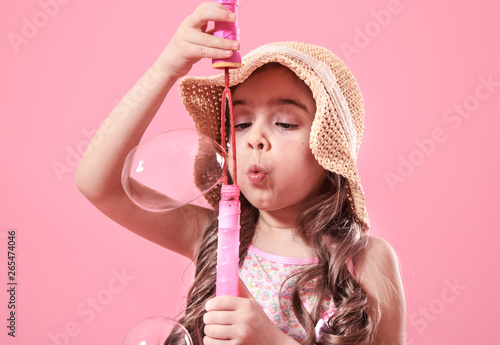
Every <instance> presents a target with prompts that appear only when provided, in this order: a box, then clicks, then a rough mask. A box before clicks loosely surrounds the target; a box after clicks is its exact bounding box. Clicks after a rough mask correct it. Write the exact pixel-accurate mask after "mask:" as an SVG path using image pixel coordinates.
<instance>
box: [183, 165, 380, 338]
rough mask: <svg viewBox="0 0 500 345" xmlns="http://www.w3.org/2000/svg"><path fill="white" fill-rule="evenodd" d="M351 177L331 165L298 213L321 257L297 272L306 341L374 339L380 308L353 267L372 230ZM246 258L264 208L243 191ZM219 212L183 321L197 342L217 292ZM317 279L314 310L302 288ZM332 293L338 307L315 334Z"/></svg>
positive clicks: (296, 294) (297, 308)
mask: <svg viewBox="0 0 500 345" xmlns="http://www.w3.org/2000/svg"><path fill="white" fill-rule="evenodd" d="M347 188H348V186H347V182H346V179H345V178H344V177H342V176H340V175H338V174H335V173H332V172H329V171H325V178H324V181H323V186H322V188H321V190H322V192H321V193H320V194H319V195H318V196H317V197H316V198H315V200H314V202H312V203H311V205H310V206H308V207H307V208H306V209H304V210H303V211H302V212H301V213H300V214H299V215H298V218H297V227H298V229H299V230H300V234H301V236H302V238H303V240H304V241H305V242H306V243H307V244H308V245H309V246H310V247H311V248H312V250H313V251H314V253H315V254H316V256H317V258H318V260H319V262H318V264H317V265H313V266H311V267H309V268H307V269H305V270H302V271H300V272H298V273H295V274H294V276H295V278H296V281H295V284H294V288H293V293H292V308H293V312H294V313H295V315H296V316H297V319H298V320H299V322H300V323H301V325H302V326H303V327H304V329H305V330H306V332H307V334H308V336H307V338H306V339H305V340H304V341H303V342H302V344H307V345H312V344H339V345H344V344H345V345H347V344H370V343H371V342H372V341H373V338H374V333H375V329H376V326H377V324H378V321H379V319H380V314H379V313H378V311H377V310H378V308H377V306H374V305H371V304H370V301H369V299H368V295H367V293H366V291H364V290H363V288H362V287H361V286H360V284H359V282H358V281H357V279H356V277H355V275H353V273H352V272H351V270H350V269H349V263H350V262H353V261H356V259H358V258H360V257H362V256H363V255H364V253H365V252H366V248H367V245H368V243H367V235H364V234H363V233H362V231H361V226H360V224H358V223H357V222H356V219H355V217H354V215H353V213H352V210H351V207H350V204H349V201H348V196H347ZM240 200H241V210H242V213H241V233H240V251H239V253H240V264H241V263H242V262H243V259H244V258H245V256H246V253H247V248H248V245H249V244H250V243H251V241H252V238H253V236H254V233H255V227H256V224H257V220H258V219H259V211H258V210H257V209H256V208H255V207H253V206H252V205H251V204H250V203H249V202H248V201H247V200H246V199H245V197H244V196H241V199H240ZM217 214H218V210H217V209H216V210H215V212H214V215H213V219H212V220H211V222H210V225H209V226H208V227H207V228H206V230H205V231H204V234H203V239H202V241H201V243H202V245H201V247H200V248H199V252H198V253H197V258H196V262H195V264H196V270H195V277H194V282H193V285H192V286H191V288H190V290H189V292H188V297H187V308H186V313H185V315H184V317H182V319H181V320H180V322H181V324H182V325H183V326H184V327H185V328H186V329H187V330H188V332H189V333H190V335H191V337H192V339H193V342H194V344H196V345H201V344H203V337H204V335H205V334H204V326H205V325H204V323H203V315H204V314H205V303H206V301H207V300H208V299H210V298H212V297H215V281H216V263H217V252H216V249H217V229H218V222H217ZM314 279H316V288H315V289H314V294H315V297H316V299H315V300H316V301H317V302H316V304H315V305H313V307H312V308H311V310H310V312H309V311H307V310H306V308H305V307H304V306H303V304H302V302H301V300H300V293H301V290H302V289H304V288H305V285H306V284H307V283H308V282H311V281H312V280H314ZM325 295H329V296H332V299H333V302H334V304H335V307H336V308H337V310H336V312H335V313H334V314H333V315H332V316H331V317H330V318H329V319H328V321H327V322H326V326H324V327H323V329H322V337H321V339H320V340H319V342H317V341H316V340H315V325H316V324H317V322H318V321H319V315H320V311H321V301H322V297H324V296H325Z"/></svg>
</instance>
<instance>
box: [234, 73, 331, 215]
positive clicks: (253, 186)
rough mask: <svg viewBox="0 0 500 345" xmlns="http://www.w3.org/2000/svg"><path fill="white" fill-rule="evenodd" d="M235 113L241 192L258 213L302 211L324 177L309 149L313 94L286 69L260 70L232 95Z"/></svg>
mask: <svg viewBox="0 0 500 345" xmlns="http://www.w3.org/2000/svg"><path fill="white" fill-rule="evenodd" d="M233 108H234V119H235V136H236V154H237V165H238V185H239V186H240V188H241V191H242V193H243V194H244V195H245V197H246V198H247V199H248V201H250V203H251V204H252V205H253V206H255V207H256V208H258V209H259V210H264V211H278V210H286V211H293V212H300V210H302V209H303V208H304V207H305V206H306V205H307V204H308V202H310V201H311V199H312V198H313V197H314V196H315V195H316V194H317V193H318V191H319V188H320V186H321V184H322V181H323V173H324V170H323V168H322V167H321V166H320V165H319V164H318V162H317V161H316V160H315V159H314V156H313V154H312V152H311V149H310V148H309V133H310V132H311V124H312V122H313V119H314V114H315V112H316V103H315V101H314V99H313V97H312V93H311V91H310V89H309V88H308V87H307V86H306V85H305V84H304V82H303V81H302V80H300V79H299V78H298V77H297V76H296V75H295V74H294V73H293V72H292V71H290V70H289V69H287V68H286V67H283V66H279V67H276V68H271V69H266V70H265V71H257V72H256V73H254V74H252V75H251V76H250V77H249V78H248V79H247V80H246V81H245V82H244V83H242V84H241V85H239V86H238V87H237V88H236V90H235V91H234V92H233ZM230 165H232V164H230ZM231 169H232V167H231ZM229 171H232V170H229Z"/></svg>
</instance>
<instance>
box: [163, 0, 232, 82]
mask: <svg viewBox="0 0 500 345" xmlns="http://www.w3.org/2000/svg"><path fill="white" fill-rule="evenodd" d="M235 20H236V15H235V14H234V13H232V12H231V11H229V10H228V9H227V8H226V7H225V6H223V5H221V4H219V3H216V2H212V1H205V2H203V3H202V4H201V5H200V6H198V8H196V10H195V11H194V12H193V13H191V14H190V15H189V16H188V17H187V18H186V19H184V21H183V22H182V23H181V24H180V25H179V28H178V29H177V31H176V32H175V34H174V36H173V37H172V40H171V41H170V42H169V43H168V45H167V46H166V47H165V49H164V50H163V52H162V54H161V55H160V58H159V59H158V60H159V62H160V65H161V66H162V67H163V68H164V69H165V71H166V72H167V73H170V74H171V75H172V76H173V77H175V78H180V77H183V76H185V75H186V74H187V73H188V72H189V70H190V69H191V67H192V66H193V64H195V63H196V62H198V61H199V60H200V59H201V58H211V59H224V58H228V57H230V56H231V55H232V54H233V50H238V49H239V47H240V43H239V42H238V41H232V40H227V39H223V38H220V37H216V36H214V35H213V31H214V30H213V29H211V30H207V27H208V22H209V21H222V22H234V21H235Z"/></svg>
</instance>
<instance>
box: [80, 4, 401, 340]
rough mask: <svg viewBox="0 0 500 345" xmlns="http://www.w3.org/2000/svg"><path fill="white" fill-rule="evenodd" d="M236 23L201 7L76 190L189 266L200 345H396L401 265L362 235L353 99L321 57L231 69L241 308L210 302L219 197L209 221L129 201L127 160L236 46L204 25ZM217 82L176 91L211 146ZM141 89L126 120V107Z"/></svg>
mask: <svg viewBox="0 0 500 345" xmlns="http://www.w3.org/2000/svg"><path fill="white" fill-rule="evenodd" d="M234 20H235V16H234V15H233V14H232V13H231V12H230V11H228V10H227V9H226V8H225V7H224V6H222V5H219V4H217V3H214V2H205V3H203V4H202V5H200V6H199V7H198V8H197V9H196V10H195V11H194V12H193V13H192V14H191V15H189V16H188V17H187V18H186V19H185V20H184V21H183V22H182V24H181V25H180V26H179V28H178V30H177V32H176V33H175V35H174V36H173V38H172V40H171V41H170V43H169V44H168V45H167V47H166V48H165V50H164V51H163V52H162V54H161V55H160V57H159V58H158V59H157V61H156V62H155V63H154V65H153V66H152V67H151V68H150V69H149V70H148V72H147V73H146V74H144V76H143V77H141V79H140V80H139V81H138V82H137V83H136V84H135V85H134V86H133V87H132V89H131V90H130V91H129V92H128V94H127V95H126V96H125V97H124V99H122V101H121V102H120V103H119V104H118V105H117V106H116V108H115V109H114V110H113V112H112V113H111V114H110V115H109V117H108V119H107V120H106V122H105V123H104V124H103V127H101V129H100V130H99V131H100V132H99V133H98V134H97V135H99V136H100V137H102V142H101V143H100V144H96V145H94V143H92V145H90V146H92V147H93V149H92V150H89V151H87V152H86V153H85V154H84V156H83V158H82V160H81V162H80V165H79V167H78V170H77V174H76V183H77V186H78V188H79V190H80V191H81V192H82V193H83V194H84V195H85V196H86V197H87V198H88V199H89V200H90V201H91V202H92V203H93V204H94V205H95V206H96V207H97V208H98V209H99V210H101V211H102V212H103V213H104V214H106V215H107V216H108V217H110V218H111V219H113V220H115V221H116V222H118V223H119V224H121V225H123V226H124V227H126V228H128V229H130V230H131V231H133V232H135V233H137V234H139V235H141V236H143V237H145V238H147V239H148V240H151V241H153V242H155V243H158V244H160V245H162V246H164V247H165V248H168V249H170V250H173V251H175V252H177V253H180V254H182V255H184V256H186V257H188V258H190V259H191V260H192V261H193V262H194V263H195V264H196V273H195V281H194V283H193V285H192V287H191V289H190V291H189V294H188V303H187V309H186V314H185V316H184V317H183V319H182V320H181V322H182V323H183V325H184V326H185V327H186V328H187V329H188V331H189V332H190V334H191V336H192V338H193V340H194V342H195V344H205V345H212V344H247V345H264V344H273V345H274V344H380V345H382V344H384V345H389V344H404V342H405V340H404V338H405V337H404V334H405V330H404V328H405V302H404V293H403V288H402V284H401V278H400V276H399V269H398V263H397V260H396V255H395V253H394V251H393V249H392V248H391V246H390V245H389V244H388V243H387V242H385V241H384V240H382V239H379V238H376V237H372V236H368V235H367V234H366V232H367V230H368V229H369V220H368V215H367V212H366V209H365V205H364V194H363V189H362V187H361V183H360V178H359V175H358V171H357V167H356V157H357V155H358V151H359V148H360V145H361V138H362V133H363V117H364V108H363V100H362V96H361V92H360V90H359V87H358V85H357V83H356V80H355V79H354V77H353V76H352V74H351V72H350V70H349V69H348V68H347V66H345V65H344V63H343V62H342V61H341V60H340V59H338V58H337V57H336V56H335V55H334V54H332V53H331V52H329V51H328V50H326V49H324V48H320V47H317V46H313V45H308V44H303V43H298V42H282V43H274V44H269V45H265V46H262V47H260V48H258V49H256V50H254V51H252V52H251V53H250V54H248V55H247V56H246V57H245V58H244V59H243V65H242V67H241V68H240V69H236V70H232V71H231V78H230V80H231V83H232V86H233V88H232V91H233V106H234V116H235V135H236V152H237V157H238V164H237V174H238V177H239V179H238V185H239V186H240V189H241V192H242V197H241V202H242V206H241V207H242V214H241V238H240V242H241V246H240V278H241V280H240V286H239V290H240V296H239V297H232V296H218V297H215V272H216V247H217V241H216V239H217V237H216V233H217V214H218V213H217V212H218V210H217V200H218V197H219V196H218V193H217V192H211V193H210V194H209V195H208V196H207V199H208V200H209V201H210V203H211V204H212V205H213V206H214V207H215V210H211V209H206V208H202V207H199V206H195V205H186V206H183V207H181V208H178V209H176V210H172V211H168V212H162V213H150V212H147V211H144V210H142V209H140V208H138V207H137V206H136V205H135V204H134V203H132V202H131V201H130V200H129V198H128V197H127V195H126V194H125V192H124V191H123V188H122V186H121V182H120V181H121V180H120V176H121V171H122V167H123V163H124V160H125V157H126V156H127V154H128V153H129V151H130V150H131V149H132V148H134V147H135V146H136V145H137V144H138V143H139V141H140V139H141V137H142V135H143V133H144V131H145V130H146V128H147V126H148V125H149V123H150V121H151V120H152V118H153V117H154V115H155V114H156V112H157V110H158V108H159V107H160V105H161V103H162V102H163V100H164V98H165V96H166V94H167V93H168V91H169V90H170V88H171V87H172V86H173V85H174V83H175V82H176V81H177V80H178V79H179V78H180V77H183V76H185V75H186V74H187V73H188V72H189V70H190V69H191V67H192V65H193V64H194V63H196V62H197V61H199V60H200V59H201V58H215V59H220V58H225V57H229V56H231V54H232V51H233V50H237V49H239V42H235V41H229V40H225V39H222V38H218V37H215V36H213V35H211V32H208V31H207V30H206V28H207V24H208V22H209V21H226V22H231V21H234ZM223 85H224V78H223V76H222V75H217V76H213V77H199V78H194V77H185V78H183V79H182V80H181V82H180V84H179V91H180V94H181V97H182V99H183V102H184V105H185V106H186V108H187V110H188V112H189V113H190V114H191V116H192V117H193V119H194V121H195V124H196V127H197V129H198V130H199V131H202V132H204V133H206V134H207V135H209V136H211V137H212V138H214V139H215V140H219V142H220V134H219V133H220V128H219V126H220V125H219V123H220V117H219V116H220V98H221V94H222V89H223ZM146 89H147V93H146V94H145V95H143V97H141V101H140V102H139V103H138V104H137V106H135V107H131V108H128V112H127V115H126V116H124V115H123V111H119V109H123V107H126V99H128V98H129V97H133V95H134V94H136V92H137V91H139V90H140V91H144V90H146ZM141 94H143V93H141ZM104 126H106V128H104ZM109 128H113V129H112V130H110V129H109ZM229 171H231V170H229Z"/></svg>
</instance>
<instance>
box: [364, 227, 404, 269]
mask: <svg viewBox="0 0 500 345" xmlns="http://www.w3.org/2000/svg"><path fill="white" fill-rule="evenodd" d="M366 237H367V242H368V243H367V247H366V252H365V254H364V256H363V257H361V258H359V259H358V260H357V261H356V262H355V263H354V264H355V267H356V271H357V272H358V273H359V274H360V276H363V275H366V274H369V273H370V272H374V271H376V272H377V273H379V274H380V273H382V274H385V275H393V274H394V273H395V272H394V271H399V265H398V258H397V255H396V251H395V250H394V248H392V246H391V245H390V244H389V242H387V241H386V240H384V239H383V238H380V237H375V236H368V235H366Z"/></svg>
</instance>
